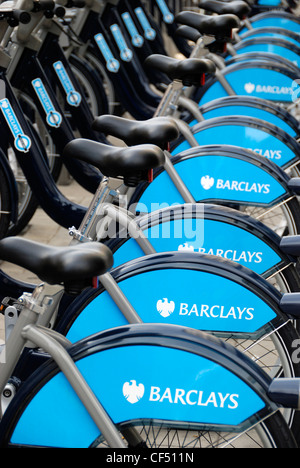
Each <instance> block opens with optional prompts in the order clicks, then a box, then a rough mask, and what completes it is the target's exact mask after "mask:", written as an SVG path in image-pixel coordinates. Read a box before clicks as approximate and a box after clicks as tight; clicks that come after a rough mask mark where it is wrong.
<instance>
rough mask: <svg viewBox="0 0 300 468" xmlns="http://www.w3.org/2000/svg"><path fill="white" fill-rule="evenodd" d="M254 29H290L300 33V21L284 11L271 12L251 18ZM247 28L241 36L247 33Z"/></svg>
mask: <svg viewBox="0 0 300 468" xmlns="http://www.w3.org/2000/svg"><path fill="white" fill-rule="evenodd" d="M250 22H251V25H252V27H253V28H255V29H256V28H264V27H277V28H283V29H288V30H289V31H293V32H296V33H300V20H299V18H297V17H296V16H295V15H293V14H291V13H287V12H283V11H270V12H265V13H261V14H259V15H255V16H253V17H252V18H250ZM247 30H248V29H247V27H243V29H242V30H241V31H240V34H242V33H244V32H246V31H247Z"/></svg>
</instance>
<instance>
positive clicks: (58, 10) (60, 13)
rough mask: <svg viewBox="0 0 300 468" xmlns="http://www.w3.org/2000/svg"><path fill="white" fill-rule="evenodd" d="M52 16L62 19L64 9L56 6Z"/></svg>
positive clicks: (64, 12)
mask: <svg viewBox="0 0 300 468" xmlns="http://www.w3.org/2000/svg"><path fill="white" fill-rule="evenodd" d="M54 14H55V16H57V17H58V18H63V17H64V16H65V14H66V9H65V8H64V7H63V6H61V5H56V6H55V8H54Z"/></svg>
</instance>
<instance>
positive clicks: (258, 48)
mask: <svg viewBox="0 0 300 468" xmlns="http://www.w3.org/2000/svg"><path fill="white" fill-rule="evenodd" d="M242 44H243V43H240V45H239V47H238V48H237V50H236V53H237V54H238V55H240V54H247V53H251V52H267V53H271V54H275V55H279V56H280V57H282V58H285V59H287V60H289V61H290V62H292V63H293V64H294V65H296V66H297V67H299V65H300V58H299V56H298V54H296V53H295V52H294V51H293V50H290V49H288V48H287V47H282V46H280V45H276V44H268V43H266V44H253V45H247V44H246V45H244V46H241V45H242ZM298 46H299V43H298ZM230 59H231V57H230V56H228V57H227V59H226V60H230ZM245 60H247V59H245Z"/></svg>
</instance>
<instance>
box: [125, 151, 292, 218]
mask: <svg viewBox="0 0 300 468" xmlns="http://www.w3.org/2000/svg"><path fill="white" fill-rule="evenodd" d="M172 161H173V164H174V166H175V168H176V171H177V172H178V174H179V175H180V177H181V178H182V180H183V181H184V182H185V184H186V186H187V187H188V188H189V191H190V192H191V194H192V195H193V197H194V199H195V200H196V201H205V202H212V203H221V204H222V205H226V204H227V205H228V203H236V204H238V205H240V204H242V205H254V206H273V205H276V204H277V203H278V202H280V201H282V200H284V199H287V198H289V197H290V191H289V188H288V183H289V180H290V179H289V177H288V176H287V175H286V174H285V172H284V171H282V170H281V169H280V167H279V166H277V165H276V164H274V163H273V162H272V161H270V160H268V159H267V158H264V157H262V156H260V155H258V154H255V153H253V152H252V151H248V150H244V149H242V148H238V147H233V146H231V147H229V146H225V145H222V146H217V145H215V146H204V147H197V148H193V149H191V150H188V151H185V152H184V153H181V154H180V155H178V156H175V157H174V158H172ZM183 202H184V201H183V199H182V197H181V195H180V193H179V192H178V190H177V189H176V187H175V186H174V184H173V182H172V181H171V179H170V177H169V176H168V174H167V173H166V171H164V170H157V171H155V173H154V180H153V182H152V183H150V184H148V183H145V184H141V185H140V186H139V189H138V190H136V192H135V194H134V197H133V198H132V200H131V205H135V208H136V210H137V211H140V212H144V213H150V212H152V211H155V210H157V209H158V208H159V207H160V208H162V207H166V206H172V205H174V204H178V203H179V204H182V203H183Z"/></svg>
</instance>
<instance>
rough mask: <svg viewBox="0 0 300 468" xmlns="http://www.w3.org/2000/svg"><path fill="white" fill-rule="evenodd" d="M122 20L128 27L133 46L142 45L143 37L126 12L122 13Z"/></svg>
mask: <svg viewBox="0 0 300 468" xmlns="http://www.w3.org/2000/svg"><path fill="white" fill-rule="evenodd" d="M122 18H123V21H124V23H125V25H126V27H127V29H128V32H129V34H130V37H131V42H132V45H134V47H142V46H143V45H144V38H143V36H141V35H140V34H139V32H138V30H137V28H136V26H135V24H134V22H133V19H132V18H131V16H130V14H129V13H128V12H125V13H123V14H122Z"/></svg>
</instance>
